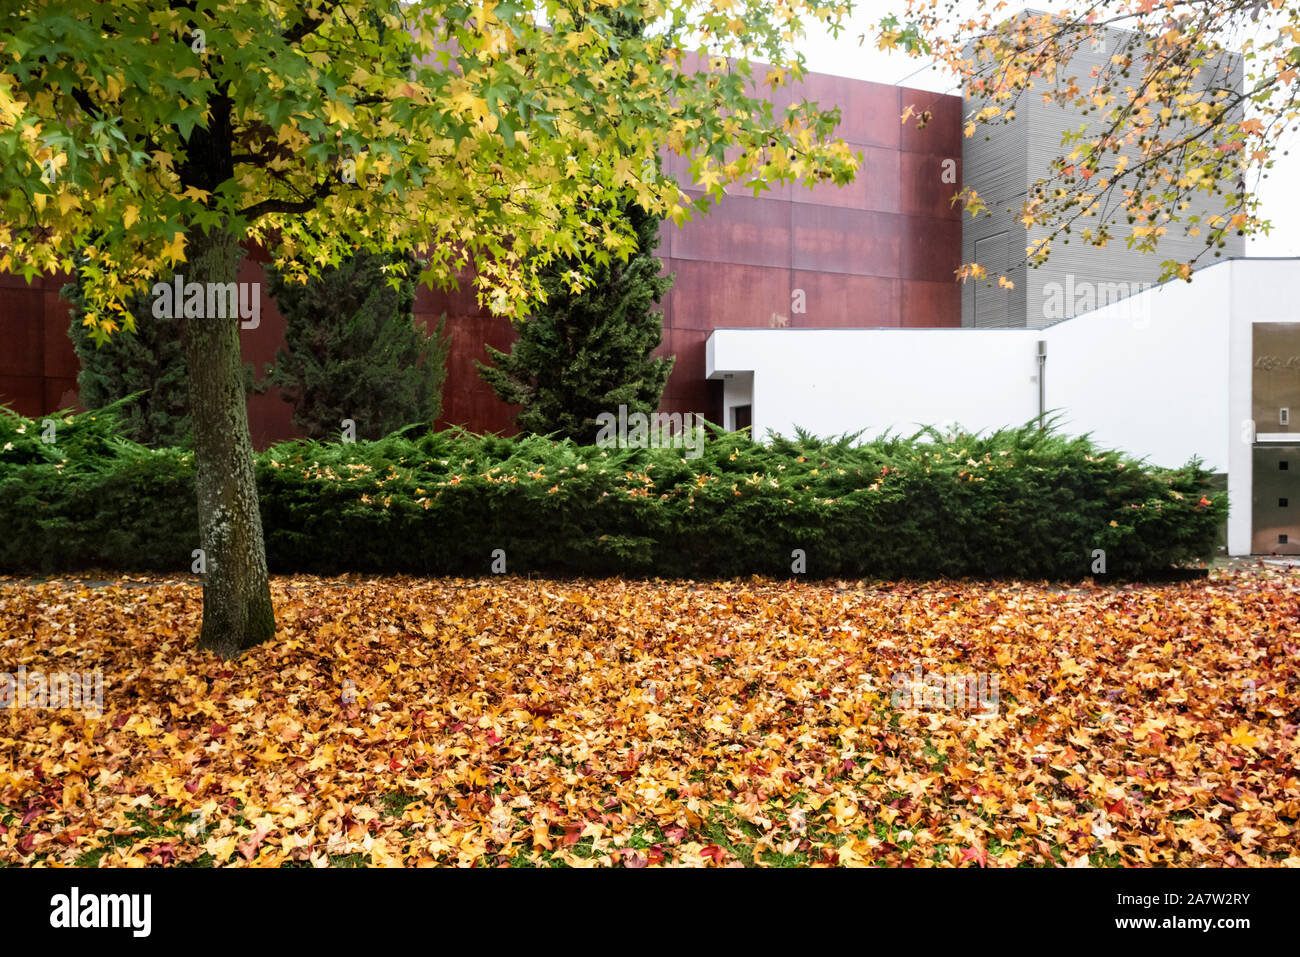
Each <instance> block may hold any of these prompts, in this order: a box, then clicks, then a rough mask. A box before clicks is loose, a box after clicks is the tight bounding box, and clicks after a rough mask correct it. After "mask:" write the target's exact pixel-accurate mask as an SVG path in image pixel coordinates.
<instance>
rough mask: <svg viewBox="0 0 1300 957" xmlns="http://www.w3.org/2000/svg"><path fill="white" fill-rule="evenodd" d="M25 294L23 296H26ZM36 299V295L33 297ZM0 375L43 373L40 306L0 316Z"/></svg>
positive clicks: (42, 332)
mask: <svg viewBox="0 0 1300 957" xmlns="http://www.w3.org/2000/svg"><path fill="white" fill-rule="evenodd" d="M25 298H26V297H25ZM36 301H37V302H39V301H40V300H39V297H38V298H37V300H36ZM0 335H3V337H4V348H3V349H0V376H40V375H43V374H44V362H43V360H42V357H41V353H42V352H43V351H44V341H45V324H44V322H43V321H42V319H41V313H40V310H39V309H22V310H21V312H20V311H19V310H15V311H14V313H12V314H11V315H9V316H3V317H0Z"/></svg>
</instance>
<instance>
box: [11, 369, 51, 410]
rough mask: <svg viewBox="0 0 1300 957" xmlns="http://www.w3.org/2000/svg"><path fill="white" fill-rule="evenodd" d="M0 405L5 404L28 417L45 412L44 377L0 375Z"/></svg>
mask: <svg viewBox="0 0 1300 957" xmlns="http://www.w3.org/2000/svg"><path fill="white" fill-rule="evenodd" d="M0 405H7V406H9V407H10V408H11V409H13V410H14V411H15V412H17V413H18V414H19V415H25V416H27V417H28V418H29V419H30V418H35V417H36V416H39V415H43V414H44V413H45V412H46V409H45V377H44V376H37V375H28V376H11V375H0Z"/></svg>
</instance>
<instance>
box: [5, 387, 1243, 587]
mask: <svg viewBox="0 0 1300 957" xmlns="http://www.w3.org/2000/svg"><path fill="white" fill-rule="evenodd" d="M40 433H41V423H40V422H39V421H36V422H34V421H32V420H29V419H23V418H20V417H18V416H16V415H14V414H13V413H11V412H8V411H7V410H2V411H0V449H2V451H0V520H2V521H3V528H4V533H3V535H2V536H0V569H3V570H5V571H8V572H25V573H30V572H38V573H49V572H56V571H69V570H75V569H80V568H92V567H98V568H116V569H121V570H160V571H186V570H188V569H189V566H190V561H191V559H190V554H191V551H192V550H193V549H195V548H197V547H198V531H197V520H196V518H195V506H194V500H193V484H192V483H193V457H192V455H191V454H190V453H188V452H184V451H181V450H177V449H162V450H150V449H147V448H144V447H143V446H139V445H136V444H134V443H132V442H129V441H127V440H125V439H122V438H120V437H119V436H118V435H117V433H116V421H115V414H114V411H113V410H112V409H109V410H103V411H100V412H97V413H86V414H83V415H79V416H71V415H67V416H60V417H58V425H57V429H56V433H55V442H54V443H52V444H50V443H46V442H43V441H41V434H40ZM257 474H258V484H259V489H260V492H261V501H262V521H263V526H264V528H265V531H266V544H267V553H268V559H269V562H270V566H271V568H272V570H273V571H276V572H319V573H337V572H344V571H357V572H391V573H397V572H406V573H414V574H466V575H481V574H485V573H487V572H488V571H489V569H490V565H491V553H492V551H493V550H494V549H498V548H500V549H504V550H505V552H506V559H507V570H508V571H509V572H511V573H529V572H538V573H546V574H588V575H663V576H673V577H679V576H680V577H715V576H722V577H729V576H735V575H746V574H751V573H759V574H769V575H789V574H790V572H791V563H792V559H791V552H792V550H794V549H803V550H804V552H805V553H806V561H807V574H808V576H809V577H882V578H932V577H966V576H970V577H978V578H1002V577H1016V578H1048V579H1077V578H1081V577H1084V576H1086V575H1088V574H1089V573H1090V569H1091V565H1092V562H1093V558H1092V551H1093V549H1098V548H1099V549H1103V550H1105V552H1106V565H1107V571H1108V573H1109V574H1110V575H1112V576H1115V577H1123V578H1140V577H1144V576H1149V575H1151V574H1154V573H1159V572H1161V571H1164V570H1166V569H1168V568H1170V567H1172V566H1175V565H1178V564H1183V563H1186V562H1188V561H1193V560H1197V559H1202V558H1206V557H1209V555H1210V554H1211V552H1212V551H1213V549H1214V545H1215V539H1216V534H1217V531H1218V527H1219V524H1220V522H1221V521H1222V520H1223V517H1224V515H1225V514H1226V510H1227V503H1226V499H1227V497H1226V495H1224V494H1223V493H1222V492H1216V491H1211V488H1210V484H1209V482H1210V475H1209V473H1207V472H1206V471H1205V470H1204V469H1202V468H1201V467H1200V465H1199V463H1196V462H1192V463H1189V464H1188V465H1187V466H1185V467H1183V468H1181V469H1175V470H1164V469H1155V468H1151V467H1148V466H1146V465H1144V464H1142V463H1140V462H1135V461H1133V460H1132V459H1129V458H1126V457H1124V456H1121V455H1119V454H1117V453H1115V452H1110V451H1104V450H1099V449H1097V448H1096V447H1095V446H1094V445H1093V444H1092V443H1091V442H1090V441H1089V440H1087V439H1086V438H1073V439H1071V438H1066V437H1063V436H1061V435H1059V434H1056V433H1054V432H1051V431H1048V432H1041V431H1039V430H1038V429H1036V428H1033V427H1029V426H1027V427H1024V428H1021V429H1009V430H1004V431H1001V432H998V433H995V434H992V435H983V436H972V435H960V436H957V437H956V438H955V439H951V440H945V439H943V438H941V437H939V436H938V435H936V434H935V433H934V432H933V431H930V430H927V431H926V432H923V433H920V434H918V435H917V436H914V437H912V438H910V439H903V438H898V437H886V438H884V439H878V440H875V441H871V442H866V443H861V444H858V443H857V442H856V441H855V437H845V438H841V439H839V440H836V441H819V440H817V439H814V438H812V437H810V436H807V435H805V434H803V433H801V434H800V435H799V436H797V437H796V438H794V439H783V438H778V439H776V440H775V441H774V442H772V443H770V444H768V445H764V444H760V443H755V442H752V441H750V440H749V439H748V438H746V437H745V436H743V435H737V434H730V433H725V432H715V433H712V434H711V435H710V437H709V439H708V441H707V442H706V443H705V444H704V447H703V454H702V456H701V457H699V458H696V459H685V458H683V457H682V452H681V451H680V450H678V451H674V450H668V449H661V450H627V449H619V450H602V449H598V448H594V447H590V446H579V445H575V444H573V443H571V442H568V441H553V440H550V439H545V438H536V437H533V438H497V437H481V436H473V435H469V434H466V433H462V432H458V431H453V432H441V433H429V434H424V435H419V436H405V435H395V436H390V437H388V438H385V439H382V440H379V441H376V442H360V443H356V444H339V443H328V442H310V441H298V442H288V443H284V444H281V445H277V446H274V447H272V448H271V449H268V450H267V451H265V452H262V453H261V454H260V455H259V456H258V460H257Z"/></svg>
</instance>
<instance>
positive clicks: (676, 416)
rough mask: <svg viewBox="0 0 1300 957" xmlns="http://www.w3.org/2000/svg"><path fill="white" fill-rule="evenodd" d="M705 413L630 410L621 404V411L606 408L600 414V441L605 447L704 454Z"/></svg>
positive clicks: (598, 442)
mask: <svg viewBox="0 0 1300 957" xmlns="http://www.w3.org/2000/svg"><path fill="white" fill-rule="evenodd" d="M703 419H704V417H703V416H702V415H697V414H695V413H693V412H687V413H685V414H683V413H681V412H671V413H669V412H654V413H652V414H650V415H646V414H645V413H644V412H633V413H632V414H631V415H629V414H628V411H627V406H625V405H620V406H619V407H618V415H617V416H616V415H615V414H614V413H613V412H602V413H600V414H599V415H598V416H596V424H597V425H599V426H600V431H599V432H598V433H596V445H597V446H598V447H600V448H602V449H685V450H686V458H688V459H698V458H699V457H700V456H701V455H703V454H704V421H703Z"/></svg>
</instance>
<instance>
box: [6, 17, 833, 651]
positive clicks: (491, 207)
mask: <svg viewBox="0 0 1300 957" xmlns="http://www.w3.org/2000/svg"><path fill="white" fill-rule="evenodd" d="M848 8H849V4H848V3H831V4H824V5H823V4H817V5H813V4H808V3H805V2H804V0H794V2H791V3H784V4H778V5H772V4H770V3H768V2H767V0H736V2H734V3H729V4H725V5H724V4H718V3H714V2H703V0H698V2H697V0H636V2H633V0H593V2H559V0H530V2H524V3H518V2H516V3H498V2H494V0H485V2H482V3H476V4H468V3H458V2H450V0H418V2H406V3H402V2H396V0H371V2H349V0H308V2H305V3H301V4H297V3H295V4H288V3H282V2H274V0H196V2H192V3H177V2H174V0H123V2H119V3H101V2H98V0H57V2H56V0H25V2H18V3H11V4H8V5H7V8H6V9H7V16H6V19H5V30H4V33H3V34H0V155H2V156H3V157H4V162H3V164H2V165H0V270H7V271H10V272H19V273H21V274H23V275H26V276H28V277H31V276H33V275H35V274H38V273H42V272H46V273H48V272H55V271H58V270H69V269H70V268H71V266H72V265H73V263H74V259H76V258H77V257H83V256H84V259H85V263H84V268H83V274H84V275H85V276H86V278H87V288H86V295H87V300H88V304H89V306H90V308H89V309H88V310H87V313H86V316H85V318H84V319H83V322H85V323H86V325H87V328H88V329H90V330H91V331H92V333H93V334H94V335H95V336H97V337H104V338H107V337H108V336H111V335H112V334H113V333H115V332H117V331H119V330H120V329H123V328H129V327H130V325H131V322H132V319H131V314H130V312H129V311H127V310H126V309H125V308H124V306H123V305H122V303H123V301H125V300H126V299H128V298H129V296H130V294H131V293H132V292H140V291H148V290H150V289H151V288H152V287H153V284H154V283H155V282H156V281H157V279H158V277H159V276H161V275H165V274H167V273H170V272H172V271H176V272H179V273H181V274H182V275H183V277H184V279H185V281H186V282H189V283H198V284H200V285H198V286H196V287H194V288H195V289H196V290H197V292H198V294H197V295H196V296H189V295H187V296H186V302H185V307H184V314H185V318H184V322H185V328H184V331H183V334H184V342H185V355H186V359H187V362H188V377H189V392H190V400H191V401H190V405H191V414H192V417H193V431H194V448H195V465H196V481H195V485H196V492H197V500H198V514H199V525H200V542H199V544H200V547H201V548H202V549H203V550H204V552H205V554H206V559H207V573H206V574H205V576H204V579H203V602H204V612H203V629H202V635H201V637H200V643H201V645H202V646H203V647H205V648H210V649H213V650H215V651H217V652H219V653H221V654H227V655H230V654H236V653H238V652H239V651H240V650H242V649H244V648H248V647H250V646H252V645H254V644H256V643H258V642H261V641H264V640H266V639H268V638H270V637H271V636H272V635H273V634H274V631H275V619H274V613H273V609H272V604H271V594H270V586H269V581H268V577H267V569H266V559H265V549H264V547H263V540H262V528H261V517H260V514H259V510H258V499H257V488H256V485H255V483H254V473H253V456H252V446H251V443H250V440H249V434H248V419H247V411H246V408H245V402H244V393H243V387H242V380H241V362H240V348H239V325H240V324H239V321H238V319H237V318H232V316H231V315H230V313H231V311H232V310H230V309H229V308H227V306H228V302H227V300H226V298H225V293H224V291H225V290H226V289H227V288H229V289H230V291H231V292H233V291H234V289H233V287H226V286H225V284H228V283H233V282H234V281H235V279H236V270H237V267H238V264H239V260H240V256H241V251H242V248H243V246H244V244H245V243H248V242H257V243H260V244H262V245H264V246H266V247H268V248H269V249H271V251H272V253H273V255H274V258H275V259H276V260H277V261H278V262H281V263H302V264H304V265H302V266H301V267H300V269H301V270H302V271H303V272H313V271H318V269H319V267H321V266H329V265H337V264H338V263H339V262H340V261H341V260H342V259H343V258H344V257H345V256H347V255H349V254H350V253H351V252H352V250H353V249H355V248H361V249H365V250H368V251H371V252H377V253H391V252H395V251H398V250H402V249H406V248H412V247H413V248H415V249H416V250H417V252H418V253H419V254H420V255H421V257H422V258H423V259H424V260H425V267H424V270H423V278H424V279H425V280H426V281H427V282H431V283H433V282H436V283H439V284H442V285H446V284H448V283H450V282H451V281H452V280H453V278H454V276H455V275H456V274H457V272H458V271H460V270H464V269H465V268H469V267H472V268H473V269H474V270H475V271H476V275H477V281H478V294H479V296H480V297H481V298H482V301H483V302H484V303H485V304H487V305H489V306H490V307H491V308H492V310H493V311H494V312H496V313H497V314H499V315H504V316H511V317H519V316H524V315H526V314H527V312H528V307H529V303H530V302H531V301H533V300H535V299H536V298H538V296H539V294H540V293H541V288H540V284H539V280H538V272H539V269H540V268H542V267H544V266H546V265H547V264H548V263H549V262H551V261H553V260H554V259H555V258H556V257H559V256H572V257H575V259H577V260H578V261H581V262H593V263H599V262H607V261H610V260H611V259H613V258H615V257H626V256H627V255H628V254H629V253H630V252H631V251H632V249H633V248H634V244H635V238H634V236H633V235H632V233H631V231H630V230H629V229H628V228H627V226H626V225H623V224H620V223H619V221H618V217H617V215H616V209H617V201H620V200H621V201H627V202H637V203H639V204H640V206H641V207H642V208H643V209H645V210H647V211H648V212H651V213H653V214H654V215H658V216H665V217H671V218H673V219H675V220H677V221H680V220H682V219H683V218H686V217H688V216H690V215H692V214H693V213H694V212H698V211H702V210H704V209H707V207H708V206H709V205H710V204H711V203H712V202H714V201H716V200H717V199H718V198H719V197H720V196H721V194H722V191H723V188H724V186H726V185H728V184H731V183H743V184H746V185H751V186H753V187H754V189H755V190H759V189H762V188H767V187H769V186H777V185H779V184H782V183H787V182H791V181H794V180H802V181H809V182H813V181H822V180H830V181H833V182H836V183H841V184H842V183H844V182H847V181H849V180H850V179H851V178H852V176H853V174H854V172H855V170H856V168H857V164H858V159H857V157H856V156H855V155H854V154H853V153H852V151H851V150H849V148H848V147H847V146H845V145H844V144H843V143H840V142H837V141H835V140H834V139H833V134H834V127H835V123H836V121H837V119H838V114H837V113H836V112H834V111H832V112H825V111H822V110H819V108H818V107H817V106H816V105H815V104H808V103H806V102H803V103H799V104H795V105H793V106H791V107H789V108H786V109H785V110H784V111H776V110H774V108H773V107H772V105H771V104H770V102H767V101H765V100H764V99H763V98H762V96H761V93H760V89H761V87H762V86H763V85H766V86H768V87H770V88H775V87H777V86H780V85H782V84H784V83H788V82H790V81H791V80H794V79H797V78H798V77H799V76H800V75H801V73H802V69H803V67H802V58H801V57H800V56H798V55H795V54H794V53H793V52H792V43H793V42H794V41H795V40H796V39H797V38H798V37H799V36H800V35H801V34H802V32H803V28H804V25H805V22H806V21H807V20H808V19H815V20H818V21H822V22H827V23H838V22H839V21H840V20H841V19H842V17H843V16H844V15H845V13H847V11H848ZM615 18H631V19H635V20H638V21H642V20H643V21H647V22H649V23H651V24H653V28H652V29H651V30H649V31H647V33H646V35H644V36H641V37H636V38H621V37H618V36H617V34H616V31H615V30H614V29H612V27H611V22H612V21H613V20H614V19H615ZM688 42H689V43H690V44H691V45H692V46H695V45H697V44H702V45H703V47H704V48H705V51H706V56H705V57H704V58H703V59H702V60H699V61H698V63H696V62H695V61H693V60H689V59H688V57H687V51H686V49H685V44H686V43H688ZM611 53H612V54H613V55H611ZM751 60H757V61H762V62H765V63H768V64H772V66H771V67H769V68H766V70H765V71H763V72H762V74H761V75H758V76H755V75H754V71H753V70H752V69H751V68H750V67H749V65H748V64H749V62H750V61H751ZM664 148H670V149H672V150H674V151H676V152H677V153H679V154H681V155H684V156H687V157H689V158H690V162H689V169H690V175H691V176H692V178H693V179H694V180H696V181H697V182H698V183H699V184H700V185H701V186H702V187H703V195H702V196H701V197H700V198H699V199H692V198H691V197H689V196H688V195H687V194H686V193H684V192H683V191H682V190H681V189H680V188H679V186H678V184H677V183H676V182H674V181H673V179H672V178H671V177H669V176H667V175H665V174H664V172H663V170H662V169H661V168H660V167H659V165H658V164H657V163H656V162H655V158H656V157H657V156H658V155H659V152H660V151H661V150H662V149H664ZM580 210H581V211H582V212H581V214H580V213H579V211H580ZM593 210H594V211H596V213H595V215H592V211H593ZM395 278H396V277H395ZM583 282H584V277H583V275H582V274H581V273H580V272H578V273H576V274H575V275H574V276H573V277H572V288H574V289H575V290H576V289H580V288H581V287H582V285H583ZM205 290H206V292H207V293H208V295H206V297H205V293H204V291H205Z"/></svg>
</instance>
